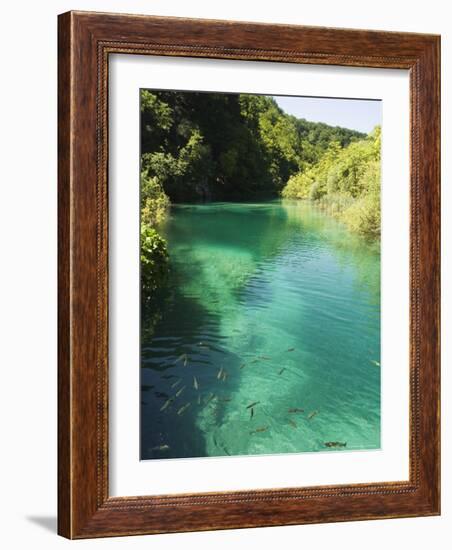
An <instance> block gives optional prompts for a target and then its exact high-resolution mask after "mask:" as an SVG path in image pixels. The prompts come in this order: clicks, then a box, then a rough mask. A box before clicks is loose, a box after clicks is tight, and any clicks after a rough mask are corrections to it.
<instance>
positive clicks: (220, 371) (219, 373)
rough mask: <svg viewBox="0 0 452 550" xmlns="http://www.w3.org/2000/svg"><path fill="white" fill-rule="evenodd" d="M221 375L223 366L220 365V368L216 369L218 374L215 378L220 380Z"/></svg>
mask: <svg viewBox="0 0 452 550" xmlns="http://www.w3.org/2000/svg"><path fill="white" fill-rule="evenodd" d="M222 376H223V367H221V369H220V370H219V371H218V374H217V380H220V378H221V377H222Z"/></svg>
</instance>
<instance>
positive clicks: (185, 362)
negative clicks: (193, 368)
mask: <svg viewBox="0 0 452 550" xmlns="http://www.w3.org/2000/svg"><path fill="white" fill-rule="evenodd" d="M187 362H188V357H187V355H185V359H184V367H186V366H187Z"/></svg>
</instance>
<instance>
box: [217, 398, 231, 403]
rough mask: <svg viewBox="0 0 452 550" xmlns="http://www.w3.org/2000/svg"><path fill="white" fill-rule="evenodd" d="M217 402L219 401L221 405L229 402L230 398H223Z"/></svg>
mask: <svg viewBox="0 0 452 550" xmlns="http://www.w3.org/2000/svg"><path fill="white" fill-rule="evenodd" d="M218 401H221V402H222V403H227V402H228V401H231V398H230V397H223V398H221V399H218Z"/></svg>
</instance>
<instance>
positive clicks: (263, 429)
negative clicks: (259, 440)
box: [250, 426, 268, 435]
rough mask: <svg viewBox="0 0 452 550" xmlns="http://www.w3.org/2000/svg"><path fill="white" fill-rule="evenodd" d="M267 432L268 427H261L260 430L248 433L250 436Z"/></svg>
mask: <svg viewBox="0 0 452 550" xmlns="http://www.w3.org/2000/svg"><path fill="white" fill-rule="evenodd" d="M267 430H268V426H262V427H261V428H256V429H255V430H252V431H251V432H250V435H252V434H259V433H262V432H266V431H267Z"/></svg>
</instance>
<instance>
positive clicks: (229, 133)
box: [141, 90, 363, 202]
mask: <svg viewBox="0 0 452 550" xmlns="http://www.w3.org/2000/svg"><path fill="white" fill-rule="evenodd" d="M141 128H142V132H141V149H142V169H143V171H144V172H145V173H146V176H147V177H149V178H157V181H158V184H159V185H160V186H161V187H162V189H163V190H164V192H165V193H166V194H167V195H168V197H169V198H170V199H171V200H172V201H174V202H181V201H193V200H199V199H204V200H205V199H207V200H212V199H220V200H228V199H229V200H231V199H240V198H252V197H253V196H255V195H256V194H266V195H278V194H279V193H280V192H281V190H282V189H283V187H284V185H285V184H286V183H287V181H288V180H289V179H290V177H291V176H294V175H295V174H297V173H298V172H300V171H302V170H305V169H306V168H307V167H308V166H310V165H312V164H313V163H315V162H318V161H319V160H320V158H321V157H322V156H323V154H324V153H325V151H326V150H327V149H328V147H329V145H330V143H331V141H332V140H335V141H337V142H338V143H339V144H340V146H341V147H343V146H345V145H347V144H349V143H351V142H352V141H353V140H356V139H358V138H362V137H363V135H362V134H360V133H358V132H354V131H352V130H347V129H345V128H332V127H330V126H328V125H326V124H318V123H313V122H308V121H306V120H298V119H296V118H295V117H293V116H289V115H287V114H285V113H284V112H283V111H282V110H281V109H280V108H279V107H278V105H277V104H276V102H275V101H274V100H273V99H272V98H270V97H266V96H255V95H247V94H219V93H202V92H168V91H153V92H151V91H149V90H142V92H141Z"/></svg>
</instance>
